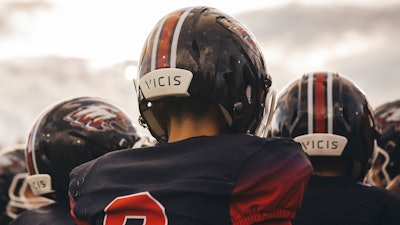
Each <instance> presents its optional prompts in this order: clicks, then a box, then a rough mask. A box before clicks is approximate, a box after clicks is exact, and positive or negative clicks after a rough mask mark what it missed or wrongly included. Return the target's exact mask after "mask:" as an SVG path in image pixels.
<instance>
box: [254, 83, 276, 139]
mask: <svg viewBox="0 0 400 225" xmlns="http://www.w3.org/2000/svg"><path fill="white" fill-rule="evenodd" d="M275 103H276V92H275V90H274V89H272V88H270V89H269V91H268V93H267V96H265V102H264V113H263V116H262V118H261V122H260V124H259V125H258V127H257V129H256V131H255V135H257V136H259V137H267V136H268V128H269V124H270V123H271V120H272V115H273V112H274V109H275Z"/></svg>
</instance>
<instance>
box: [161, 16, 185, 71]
mask: <svg viewBox="0 0 400 225" xmlns="http://www.w3.org/2000/svg"><path fill="white" fill-rule="evenodd" d="M181 13H182V12H176V13H175V14H172V15H171V16H170V17H168V18H167V20H166V21H165V23H164V27H163V28H162V32H161V34H160V41H159V42H158V51H157V55H158V57H157V59H158V61H157V65H156V68H165V67H169V66H170V64H169V58H170V55H169V52H170V51H169V50H170V48H171V42H172V36H173V31H174V29H173V28H174V27H175V26H176V23H177V22H178V19H179V17H180V15H181Z"/></svg>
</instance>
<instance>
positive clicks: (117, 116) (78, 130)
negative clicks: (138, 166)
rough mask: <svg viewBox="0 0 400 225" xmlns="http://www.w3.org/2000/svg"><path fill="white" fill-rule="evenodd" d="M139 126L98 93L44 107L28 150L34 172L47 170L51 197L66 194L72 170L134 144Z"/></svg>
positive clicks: (35, 125) (32, 173)
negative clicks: (52, 193)
mask: <svg viewBox="0 0 400 225" xmlns="http://www.w3.org/2000/svg"><path fill="white" fill-rule="evenodd" d="M138 140H139V137H138V134H137V132H136V128H135V127H134V126H133V124H132V122H131V120H130V119H129V117H128V116H127V114H126V113H124V112H123V111H122V110H121V109H120V108H118V107H116V106H115V105H113V104H112V103H111V102H109V101H107V100H105V99H101V98H97V97H78V98H73V99H66V100H63V101H61V102H58V103H56V104H55V105H53V106H51V107H49V108H48V109H46V110H44V112H43V113H42V114H41V115H40V117H39V118H38V119H37V120H36V122H35V124H34V126H33V127H32V129H31V131H30V133H29V136H28V142H27V148H26V151H25V155H26V161H27V166H28V171H29V173H30V174H31V175H35V174H48V175H50V177H51V184H52V188H53V189H54V190H55V193H54V196H53V197H51V198H65V197H67V191H68V185H69V173H70V171H71V170H72V169H73V168H74V167H76V166H78V165H80V164H82V163H84V162H87V161H90V160H92V159H95V158H97V157H99V156H101V155H103V154H105V153H107V152H111V151H114V150H118V149H126V148H131V147H132V146H133V145H134V144H135V143H136V141H138Z"/></svg>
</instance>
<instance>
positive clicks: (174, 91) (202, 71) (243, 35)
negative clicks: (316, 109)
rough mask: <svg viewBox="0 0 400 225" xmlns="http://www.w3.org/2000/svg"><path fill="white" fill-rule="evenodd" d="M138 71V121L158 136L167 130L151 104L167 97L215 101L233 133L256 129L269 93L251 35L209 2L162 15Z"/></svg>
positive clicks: (165, 136) (266, 110)
mask: <svg viewBox="0 0 400 225" xmlns="http://www.w3.org/2000/svg"><path fill="white" fill-rule="evenodd" d="M138 75H139V83H138V87H137V88H136V90H137V92H138V101H139V111H140V113H141V118H140V123H141V124H142V125H143V126H145V127H148V128H149V130H150V132H151V133H152V135H153V136H154V137H155V138H156V139H157V140H158V141H160V142H165V141H167V139H168V134H167V132H166V127H163V125H161V124H162V123H160V114H162V113H163V112H162V110H159V107H156V105H157V103H162V102H163V101H164V100H165V99H167V98H170V97H189V96H190V97H194V98H200V99H206V100H209V101H210V102H215V103H218V105H219V106H220V109H221V111H222V114H223V115H224V117H225V119H226V122H227V124H228V125H229V127H230V131H229V132H232V133H233V132H235V133H238V132H248V133H257V132H256V129H257V127H259V125H260V123H261V120H262V118H263V116H264V115H265V116H266V117H268V115H269V106H270V102H269V100H270V99H273V94H271V93H273V92H271V91H270V86H271V84H272V81H271V77H270V76H269V74H268V73H267V70H266V65H265V62H264V58H263V55H262V53H261V51H260V47H259V46H258V43H257V41H256V39H255V38H254V36H253V35H252V34H251V32H250V31H249V30H248V29H247V28H246V27H245V26H244V25H243V24H241V23H240V22H239V21H237V20H236V19H234V18H232V17H230V16H228V15H226V14H224V13H222V12H220V11H218V10H217V9H214V8H209V7H192V8H183V9H180V10H177V11H174V12H172V13H170V14H168V15H166V16H165V17H164V18H162V19H161V20H160V21H159V22H158V23H157V25H156V26H155V27H154V29H153V30H152V31H151V32H150V34H149V36H148V38H147V40H146V43H145V45H144V48H143V50H142V54H141V58H140V60H139V67H138ZM135 85H136V84H135ZM268 93H269V95H268ZM266 101H267V102H266ZM267 121H268V119H264V126H265V125H266V124H265V122H267ZM259 130H263V129H259Z"/></svg>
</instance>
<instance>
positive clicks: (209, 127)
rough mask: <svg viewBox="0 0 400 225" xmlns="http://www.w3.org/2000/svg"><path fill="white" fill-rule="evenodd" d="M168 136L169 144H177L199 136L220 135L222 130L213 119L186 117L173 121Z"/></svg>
mask: <svg viewBox="0 0 400 225" xmlns="http://www.w3.org/2000/svg"><path fill="white" fill-rule="evenodd" d="M168 134H169V135H168V142H176V141H181V140H184V139H187V138H191V137H197V136H215V135H219V134H221V130H220V128H219V127H218V123H217V122H216V121H215V119H214V118H213V117H203V118H197V119H193V118H192V117H185V118H179V119H171V121H170V125H169V131H168Z"/></svg>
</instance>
